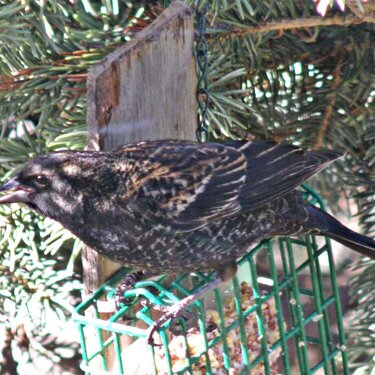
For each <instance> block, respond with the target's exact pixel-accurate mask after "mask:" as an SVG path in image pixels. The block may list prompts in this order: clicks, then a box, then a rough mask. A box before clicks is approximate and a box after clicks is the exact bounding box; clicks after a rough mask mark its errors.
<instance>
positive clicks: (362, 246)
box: [307, 206, 375, 259]
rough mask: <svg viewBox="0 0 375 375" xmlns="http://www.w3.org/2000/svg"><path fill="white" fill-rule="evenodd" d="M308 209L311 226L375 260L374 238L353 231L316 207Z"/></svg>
mask: <svg viewBox="0 0 375 375" xmlns="http://www.w3.org/2000/svg"><path fill="white" fill-rule="evenodd" d="M307 209H308V212H309V219H310V221H309V226H310V225H311V226H313V228H314V229H315V230H318V231H319V233H320V234H322V235H324V236H327V237H330V238H332V239H334V240H335V241H337V242H340V243H342V244H343V245H345V246H347V247H349V248H351V249H353V250H354V251H357V252H358V253H361V254H363V255H365V256H367V257H369V258H371V259H375V241H374V240H373V239H372V238H370V237H366V236H363V235H362V234H359V233H356V232H354V231H352V230H351V229H349V228H347V227H346V226H345V225H343V224H341V223H340V222H339V221H338V220H336V219H335V218H334V217H333V216H331V215H329V214H327V213H326V212H324V211H322V210H321V209H319V208H317V207H315V206H308V207H307Z"/></svg>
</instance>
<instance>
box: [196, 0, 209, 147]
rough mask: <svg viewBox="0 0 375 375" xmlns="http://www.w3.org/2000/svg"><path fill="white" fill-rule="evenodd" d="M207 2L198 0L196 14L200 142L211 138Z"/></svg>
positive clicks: (197, 134)
mask: <svg viewBox="0 0 375 375" xmlns="http://www.w3.org/2000/svg"><path fill="white" fill-rule="evenodd" d="M207 10H208V6H207V4H206V5H204V6H203V7H202V6H201V0H197V2H196V7H195V16H196V21H197V31H198V37H197V42H196V46H195V52H196V60H197V103H198V126H197V129H196V132H195V134H196V137H197V139H198V141H199V142H207V141H208V139H209V129H208V125H209V124H208V120H207V114H208V102H209V93H208V77H207V75H208V73H207V68H208V44H207V40H206V14H207Z"/></svg>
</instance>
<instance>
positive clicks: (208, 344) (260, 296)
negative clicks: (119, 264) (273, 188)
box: [75, 187, 349, 375]
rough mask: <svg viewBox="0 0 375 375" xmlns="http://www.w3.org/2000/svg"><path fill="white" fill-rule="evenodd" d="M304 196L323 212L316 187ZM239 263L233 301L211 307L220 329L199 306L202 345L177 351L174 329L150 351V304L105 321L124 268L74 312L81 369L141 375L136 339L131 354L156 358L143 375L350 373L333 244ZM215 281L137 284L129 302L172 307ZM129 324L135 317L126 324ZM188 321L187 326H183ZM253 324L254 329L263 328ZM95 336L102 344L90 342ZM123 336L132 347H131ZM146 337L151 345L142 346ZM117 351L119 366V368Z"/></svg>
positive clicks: (218, 296) (274, 244)
mask: <svg viewBox="0 0 375 375" xmlns="http://www.w3.org/2000/svg"><path fill="white" fill-rule="evenodd" d="M305 189H306V192H307V197H308V199H309V200H310V201H311V202H312V203H314V204H316V205H319V206H320V207H321V208H323V209H324V207H323V203H322V201H321V199H320V198H319V196H318V195H317V194H316V193H315V192H314V191H312V190H311V189H310V188H308V187H305ZM238 264H239V266H240V270H239V272H238V273H237V275H235V276H234V277H233V279H232V282H231V286H229V289H228V290H229V292H226V293H223V290H222V288H221V289H216V290H215V291H214V292H213V294H212V296H211V299H212V300H213V301H211V305H212V302H213V306H214V307H215V310H216V314H215V316H216V322H215V324H216V326H215V324H214V330H215V335H213V334H212V333H210V332H211V331H212V327H210V325H212V324H211V323H210V322H209V319H208V318H207V316H205V314H206V311H205V309H204V305H206V304H204V303H203V302H202V301H197V302H195V303H194V304H193V305H192V307H191V308H190V310H191V312H192V315H193V316H197V317H198V320H197V327H198V328H196V329H195V330H194V328H193V329H191V330H189V332H193V330H194V339H195V342H196V341H197V340H198V341H199V345H197V346H196V347H195V349H194V350H193V349H192V345H191V343H190V341H189V340H190V338H189V333H188V334H186V332H185V334H182V335H181V336H179V337H180V340H179V341H178V344H176V342H177V341H176V340H177V339H176V337H175V338H173V337H172V336H171V334H170V333H169V331H168V326H169V324H166V325H165V327H163V328H162V329H161V330H160V340H161V344H162V346H161V347H156V348H152V347H150V346H147V345H146V344H145V340H144V338H145V337H146V336H147V331H148V330H147V326H150V325H152V323H153V322H154V320H153V319H152V318H151V313H150V307H149V306H147V304H146V305H145V304H140V303H134V304H132V305H130V306H125V307H123V308H122V309H121V310H120V311H118V312H117V313H111V314H108V319H103V318H99V306H100V302H99V301H100V300H102V299H109V298H112V296H113V293H114V287H115V285H116V284H117V283H118V282H119V281H120V280H121V279H122V278H123V277H124V276H125V274H126V272H127V270H126V269H121V270H120V271H119V272H118V273H117V274H116V275H115V276H114V277H113V278H112V279H111V280H109V281H108V282H107V283H106V284H104V285H102V286H101V287H100V288H99V289H98V290H97V291H96V292H95V293H94V294H93V295H92V296H91V297H90V298H89V299H88V300H87V301H85V302H83V303H81V304H80V305H79V306H78V307H77V309H76V315H75V320H76V322H77V323H78V328H79V332H80V337H81V347H82V358H83V362H82V369H83V370H84V371H85V372H86V373H90V372H91V373H93V372H94V370H93V369H94V367H95V366H97V365H99V366H100V367H101V371H103V372H105V371H111V373H119V374H134V373H136V372H135V370H134V366H133V365H134V364H133V363H131V362H134V361H137V360H138V361H139V359H137V358H136V357H134V356H132V355H130V356H129V355H128V356H124V353H126V351H127V350H129V337H132V338H133V340H134V341H135V343H133V344H132V345H136V344H137V341H138V342H139V343H141V342H142V343H143V344H142V345H140V346H139V347H137V353H138V354H137V355H138V356H140V358H141V359H142V361H143V362H147V361H146V358H152V360H150V361H149V362H148V363H149V365H148V366H146V368H147V371H146V370H145V368H143V370H140V371H141V372H139V373H140V374H175V373H177V374H186V373H190V374H221V373H223V374H267V375H269V374H292V373H299V374H314V373H319V374H322V373H324V374H345V375H346V374H349V370H348V365H347V358H346V354H345V336H344V330H343V325H342V312H341V306H340V299H339V294H338V288H337V284H336V278H335V270H334V264H333V259H332V254H331V247H330V243H329V240H328V239H326V238H324V237H319V238H315V237H314V236H306V237H304V238H280V239H278V240H275V241H265V242H262V243H261V244H259V245H258V246H256V247H255V248H254V249H253V250H251V251H250V252H249V253H248V254H247V255H246V256H245V257H243V258H242V259H241V260H239V262H238ZM323 268H324V272H323V271H322V270H323ZM213 278H214V273H212V274H203V273H196V274H194V275H183V276H181V277H178V278H176V279H174V281H172V282H168V283H167V279H166V276H162V277H160V278H159V279H157V280H156V281H155V280H154V281H142V282H138V283H137V284H136V285H135V288H134V289H133V290H131V291H128V292H126V294H125V296H126V297H134V298H135V300H139V299H142V300H147V301H150V302H152V303H154V304H159V305H162V304H167V303H168V302H169V303H170V302H175V301H177V300H178V299H179V298H182V297H184V296H187V295H189V294H191V293H192V292H194V291H195V290H197V289H198V288H200V287H201V286H202V285H204V283H206V282H208V281H209V280H212V279H213ZM244 279H246V281H247V283H248V285H249V287H248V288H247V289H249V290H252V293H251V294H252V295H251V298H250V297H249V298H248V297H246V296H244V295H242V293H241V290H244V285H245V284H242V285H241V282H242V281H243V280H244ZM166 285H168V286H166ZM187 285H188V286H187ZM150 287H152V289H151V288H150ZM156 291H157V292H156ZM177 296H178V297H177ZM245 300H246V301H249V300H251V304H250V305H249V304H245V302H244V301H245ZM228 306H232V307H233V309H234V313H235V318H233V312H232V315H231V317H230V318H228V311H229V310H230V308H229V307H228ZM210 310H212V307H210ZM87 311H90V314H89V315H90V317H88V316H85V313H86V312H87ZM272 311H273V312H272ZM211 314H212V312H211ZM124 315H126V316H132V317H133V318H132V320H131V321H129V320H127V321H124V320H123V318H122V317H123V316H124ZM101 317H102V315H101ZM180 321H181V325H182V326H184V321H183V320H182V319H180ZM211 322H212V320H211ZM254 322H255V323H254ZM251 324H255V329H254V327H253V326H252V325H251ZM142 327H144V328H142ZM93 330H95V332H96V335H93V334H92V332H93ZM249 331H250V333H249ZM125 337H126V338H127V344H125V345H124V338H125ZM186 337H188V338H186ZM140 338H143V340H142V341H139V339H140ZM197 338H198V339H197ZM176 347H177V348H178V350H179V351H180V352H181V351H182V353H183V356H182V358H183V359H182V360H181V356H180V358H179V362H178V363H176V350H175V349H176ZM255 347H256V348H257V349H256V350H254V348H255ZM197 348H198V349H199V350H198V352H197ZM236 348H237V349H238V348H239V353H240V354H238V352H236V350H237V349H236ZM109 350H112V352H113V356H112V357H114V358H112V359H111V360H110V361H111V363H109V359H108V358H109V354H108V351H109ZM237 351H238V350H237ZM215 353H216V357H215V356H214V354H215ZM217 353H219V354H217ZM238 356H240V358H238ZM129 358H130V359H129ZM213 358H214V359H215V361H214V362H213ZM218 358H219V362H220V363H218V360H217V359H218ZM94 361H96V362H94ZM98 361H99V362H98ZM95 373H97V372H95Z"/></svg>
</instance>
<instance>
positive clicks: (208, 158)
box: [0, 140, 375, 321]
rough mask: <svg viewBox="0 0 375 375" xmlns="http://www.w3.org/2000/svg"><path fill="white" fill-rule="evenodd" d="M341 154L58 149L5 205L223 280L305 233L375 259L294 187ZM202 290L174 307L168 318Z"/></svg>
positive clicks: (100, 243) (148, 266)
mask: <svg viewBox="0 0 375 375" xmlns="http://www.w3.org/2000/svg"><path fill="white" fill-rule="evenodd" d="M340 156H342V152H340V151H333V150H319V151H311V152H305V151H303V150H302V149H300V148H299V147H296V146H292V145H286V144H275V143H269V142H252V143H250V142H245V141H233V142H227V143H223V144H217V143H204V144H197V143H194V142H188V141H170V140H163V141H148V142H140V143H134V144H128V145H125V146H124V147H121V148H119V149H117V150H115V151H109V152H78V151H61V152H56V153H51V154H48V155H45V156H40V157H37V158H35V159H34V160H31V161H30V162H29V163H28V164H27V165H26V166H25V168H24V169H23V170H22V171H21V172H20V173H19V174H17V175H16V176H15V177H13V178H12V179H11V180H10V181H8V182H7V183H5V184H4V185H3V186H2V187H1V188H0V191H7V195H5V196H4V197H2V198H0V204H4V203H25V204H26V205H28V206H29V207H31V208H32V209H35V210H37V211H39V212H41V213H42V214H43V215H46V216H48V217H51V218H52V219H55V220H57V221H59V222H60V223H61V224H62V225H63V226H64V227H66V228H67V229H69V230H70V231H71V232H72V233H73V234H75V235H76V236H77V237H79V238H80V239H81V240H82V241H83V242H84V243H86V244H87V245H89V246H90V247H91V248H93V249H95V250H97V251H98V252H100V253H101V254H103V255H105V256H107V257H108V258H110V259H112V260H114V261H117V262H119V263H122V264H125V265H127V266H131V267H133V268H135V269H142V270H146V271H147V272H149V273H151V274H156V273H181V272H189V271H197V270H207V269H216V270H217V271H218V275H219V279H225V278H228V277H230V276H231V275H232V274H233V272H235V269H236V267H235V264H236V259H237V258H238V257H240V256H242V255H244V254H246V252H247V251H248V250H249V249H250V248H251V247H252V246H253V245H254V244H255V243H257V242H259V241H260V240H262V239H265V238H270V237H273V236H288V235H294V234H305V233H315V234H322V235H326V236H328V237H331V238H333V239H335V240H337V241H339V242H341V243H343V244H344V245H347V246H349V247H351V248H352V249H353V250H355V251H358V252H360V253H362V254H364V255H366V256H368V257H371V258H373V259H375V241H374V240H372V239H370V238H368V237H365V236H362V235H360V234H358V233H355V232H353V231H351V230H350V229H348V228H346V227H345V226H343V225H342V224H340V223H339V222H338V221H337V220H336V219H334V218H333V217H332V216H330V215H328V214H327V213H325V212H323V211H321V210H320V209H318V208H316V207H314V206H312V205H310V204H309V203H307V202H305V201H304V200H303V199H302V198H301V196H300V193H299V192H298V191H297V190H295V188H296V187H297V186H298V185H300V184H301V183H302V182H304V181H305V180H307V179H308V178H310V177H311V176H313V175H314V174H315V173H317V172H319V171H320V170H321V169H323V168H324V167H325V166H326V165H327V164H329V163H330V162H332V161H333V160H336V159H337V158H339V157H340ZM218 282H219V281H216V284H217V283H218ZM211 286H212V285H209V286H208V287H211ZM208 287H207V288H208ZM207 288H205V289H204V290H203V291H205V290H206V289H207ZM203 291H202V292H203ZM201 294H202V293H197V295H194V296H192V297H189V299H188V300H186V301H185V302H181V303H180V304H179V305H178V306H174V308H173V309H172V310H171V311H172V312H171V313H170V314H169V315H168V314H167V315H166V317H165V319H166V318H169V317H171V316H174V315H177V314H178V313H179V311H180V310H181V309H182V307H184V306H186V303H189V302H191V300H192V299H196V298H198V297H199V296H201ZM165 319H164V320H163V321H165Z"/></svg>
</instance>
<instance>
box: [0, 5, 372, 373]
mask: <svg viewBox="0 0 375 375" xmlns="http://www.w3.org/2000/svg"><path fill="white" fill-rule="evenodd" d="M186 2H187V3H189V5H194V4H195V3H196V2H195V1H193V0H189V1H186ZM325 3H326V7H327V15H326V18H325V19H323V18H322V17H321V15H319V14H318V13H317V9H316V6H317V5H320V6H321V7H323V8H324V7H325V6H324V5H325ZM330 3H332V2H326V1H324V0H322V1H320V2H319V1H318V4H314V3H313V2H312V1H310V0H276V1H261V0H253V1H250V0H202V1H200V5H201V7H202V8H201V9H203V7H204V6H206V5H207V6H208V13H207V22H208V24H207V27H208V30H207V35H206V37H207V39H208V42H209V52H208V85H209V87H208V88H209V92H210V102H209V109H208V121H209V126H210V132H211V138H213V139H215V138H245V137H255V138H263V139H270V140H277V141H284V140H285V141H289V142H294V143H296V144H301V145H303V147H305V148H320V147H332V148H340V149H344V150H346V151H347V155H346V157H345V158H344V159H343V160H342V161H341V162H340V163H336V164H335V166H334V167H333V168H331V169H330V170H328V171H326V172H324V173H322V174H321V175H320V176H319V178H318V179H316V180H315V181H314V183H315V186H316V187H317V189H318V190H319V192H320V193H321V194H322V195H323V196H324V198H325V199H326V200H327V201H328V206H329V207H330V208H331V209H332V210H334V211H337V210H342V209H344V210H347V207H344V208H343V207H341V206H340V204H339V203H338V202H339V197H340V196H342V195H344V196H345V197H346V198H348V199H349V198H351V199H352V200H354V201H355V205H356V207H357V209H356V211H357V214H358V215H359V218H360V223H361V228H362V229H363V231H364V232H367V233H368V234H369V235H371V236H374V234H375V209H374V201H375V173H374V172H375V170H374V169H375V142H374V141H375V109H374V100H375V90H374V86H375V85H374V83H375V59H374V53H375V48H374V47H375V27H374V22H375V6H374V5H373V4H372V3H371V2H368V3H361V2H360V1H359V0H358V1H354V2H353V1H352V2H348V3H347V8H346V9H345V11H344V13H342V12H341V11H340V10H339V9H338V7H337V6H335V4H333V3H332V4H330ZM340 3H341V2H338V4H340ZM167 5H168V1H125V0H69V1H67V0H17V1H2V0H0V125H1V129H0V170H1V176H2V179H3V180H5V179H6V178H8V177H9V176H10V175H12V174H14V173H16V172H17V171H18V170H19V169H20V168H21V167H22V165H23V164H24V163H25V162H26V161H27V160H29V159H30V158H32V157H33V156H35V155H38V154H40V153H45V152H48V151H53V150H58V149H63V148H69V149H82V148H84V146H85V142H86V118H85V116H86V97H85V93H86V77H87V71H88V69H89V68H90V67H91V66H92V65H94V64H95V63H96V62H98V61H100V60H101V59H102V58H103V57H104V56H105V55H106V54H108V53H109V52H111V51H113V50H114V49H115V48H116V47H117V46H118V45H121V44H123V43H126V42H127V41H129V40H130V39H131V38H132V36H133V35H134V34H135V33H136V32H137V31H139V30H141V29H143V28H144V27H145V26H146V25H148V24H149V23H150V22H152V20H153V19H155V18H156V17H157V15H158V14H160V12H161V11H162V8H163V7H164V6H167ZM328 5H332V8H329V7H328ZM320 9H322V8H320ZM332 187H334V188H332ZM72 249H73V251H72ZM79 250H80V243H79V242H78V241H77V240H75V239H73V238H71V236H70V234H69V233H67V232H65V231H64V230H62V229H61V227H59V226H58V225H57V224H55V223H52V222H51V221H49V220H44V219H42V218H41V217H39V216H37V215H36V214H34V213H31V212H30V211H28V210H26V209H23V208H20V207H18V206H14V205H13V206H11V207H1V217H0V254H1V266H0V284H1V291H0V315H1V321H0V322H1V324H2V326H3V327H4V330H5V332H6V333H7V337H8V338H9V340H8V341H7V343H6V345H4V348H5V349H7V348H9V347H12V348H14V347H18V348H21V349H22V351H23V352H24V353H27V354H28V355H27V356H26V357H27V358H29V359H30V360H33V358H35V357H34V356H33V352H38V353H39V354H42V355H43V356H44V357H46V358H48V359H49V360H50V363H51V364H50V368H51V369H54V371H56V366H62V367H64V366H66V363H65V362H64V360H65V359H66V358H64V356H63V355H61V354H59V353H60V352H59V350H58V348H59V347H61V346H64V345H67V342H61V340H60V341H59V340H58V339H57V338H56V335H55V334H54V332H53V329H51V328H50V327H49V323H50V322H51V321H54V320H53V319H54V318H52V316H56V317H57V318H58V319H59V320H64V319H65V320H69V317H70V309H71V307H70V306H71V305H74V303H76V301H77V298H78V297H77V296H78V295H79V294H78V292H79V290H80V288H81V283H80V280H81V270H80V262H79V257H77V256H78V254H79ZM358 267H361V272H360V273H359V274H357V276H355V277H354V278H353V280H352V284H353V294H354V295H356V296H357V297H358V296H359V300H360V302H361V307H358V308H357V315H358V317H357V318H356V321H357V322H358V323H357V324H356V325H355V326H354V335H353V345H352V350H351V355H352V359H353V366H355V367H358V368H359V369H361V371H362V370H363V371H365V372H366V371H370V369H371V368H372V367H373V366H374V363H373V360H372V357H373V356H374V355H375V349H374V348H375V336H374V334H373V331H372V330H371V325H373V324H374V322H375V318H374V316H375V308H374V296H373V291H372V290H373V285H374V281H375V276H374V275H375V272H374V269H373V268H374V265H373V263H372V262H370V261H368V260H363V261H362V263H360V264H359V265H358ZM20 328H23V329H20ZM20 332H22V334H21V333H20ZM356 333H357V334H356ZM47 338H49V342H50V343H51V340H52V342H53V343H54V344H53V345H46V344H45V343H46V339H47ZM21 344H22V345H21ZM36 348H39V349H36ZM5 349H3V355H4V353H5V354H6V353H7V351H6V350H5ZM13 352H14V353H16V351H15V350H13ZM21 357H22V356H20V355H19V356H18V357H17V355H16V354H14V355H10V356H9V355H8V356H4V358H5V359H6V360H7V361H8V362H6V360H4V359H3V362H2V364H3V370H4V369H5V365H6V366H8V368H10V367H9V366H10V364H9V363H11V365H13V366H16V365H17V364H18V365H19V366H21V362H20V361H21ZM73 357H74V355H73ZM22 358H23V360H24V358H25V355H24V356H23V357H22ZM9 361H10V362H9ZM12 361H13V362H12ZM19 368H20V367H19Z"/></svg>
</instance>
